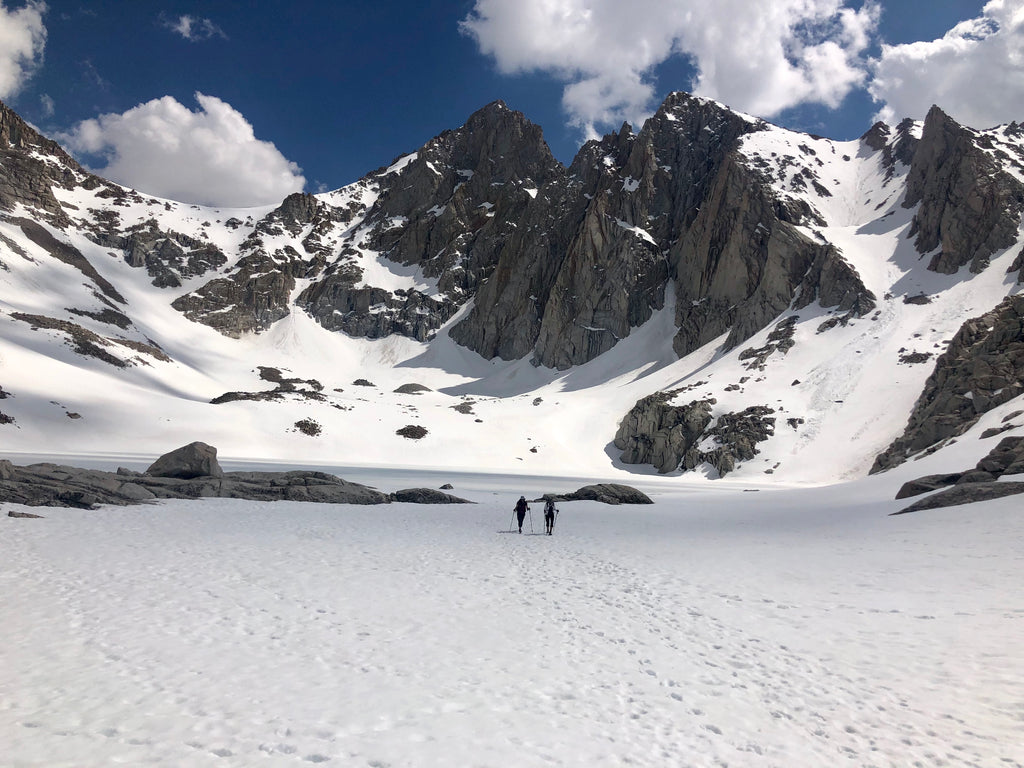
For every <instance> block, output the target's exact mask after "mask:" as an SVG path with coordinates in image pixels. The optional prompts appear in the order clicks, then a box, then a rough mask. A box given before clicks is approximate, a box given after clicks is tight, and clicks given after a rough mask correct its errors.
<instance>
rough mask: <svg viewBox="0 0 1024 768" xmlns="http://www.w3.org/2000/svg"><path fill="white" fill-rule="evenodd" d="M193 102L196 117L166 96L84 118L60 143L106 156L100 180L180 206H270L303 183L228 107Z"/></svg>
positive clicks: (211, 100) (212, 100)
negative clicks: (191, 204) (90, 118)
mask: <svg viewBox="0 0 1024 768" xmlns="http://www.w3.org/2000/svg"><path fill="white" fill-rule="evenodd" d="M195 98H196V100H197V101H198V103H199V110H198V111H196V112H193V111H191V110H190V109H188V108H187V107H185V106H183V105H182V104H181V103H179V102H178V101H177V100H176V99H174V98H172V97H170V96H164V97H163V98H162V99H154V100H153V101H148V102H146V103H145V104H140V105H139V106H137V107H134V108H133V109H129V110H128V111H127V112H125V113H124V114H107V115H101V116H100V117H98V118H96V119H92V120H84V121H82V122H81V123H79V124H78V125H76V126H75V127H74V128H73V129H72V130H71V131H70V132H68V133H65V134H63V135H61V136H60V137H59V138H60V139H61V140H62V141H63V142H64V143H65V144H66V145H67V146H68V147H69V148H70V149H71V150H72V151H73V152H76V153H79V154H80V155H83V154H84V155H86V156H87V157H88V156H93V157H97V156H98V157H101V158H103V160H104V161H105V163H106V164H105V165H104V166H102V167H99V168H96V169H95V171H96V173H98V174H99V175H101V176H104V177H105V178H108V179H111V180H112V181H116V182H118V183H119V184H123V185H125V186H128V187H132V188H134V189H138V190H142V191H145V192H148V193H149V194H152V195H158V196H160V197H166V198H170V199H172V200H179V201H181V202H188V203H200V204H204V205H218V206H238V207H243V206H254V205H265V204H269V203H275V202H279V201H280V200H281V199H283V198H284V197H285V196H286V195H288V194H291V193H292V192H298V191H299V190H301V189H302V188H303V187H304V186H305V183H306V180H305V178H303V176H302V175H301V170H302V169H300V168H299V167H298V166H297V165H296V164H295V163H293V162H290V161H289V160H287V159H286V158H285V157H284V156H283V155H282V154H281V153H280V152H279V151H278V149H277V147H275V146H274V145H273V144H272V143H270V142H268V141H260V140H259V139H257V138H256V136H255V134H254V132H253V128H252V125H250V124H249V122H248V121H247V120H246V119H245V118H244V117H243V116H242V114H241V113H239V112H238V111H237V110H235V109H234V108H233V107H232V106H231V105H230V104H228V103H226V102H224V101H221V100H220V99H218V98H216V97H214V96H206V95H205V94H202V93H196V94H195Z"/></svg>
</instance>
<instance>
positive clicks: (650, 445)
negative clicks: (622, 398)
mask: <svg viewBox="0 0 1024 768" xmlns="http://www.w3.org/2000/svg"><path fill="white" fill-rule="evenodd" d="M676 394H677V393H676V392H656V393H654V394H653V395H648V396H647V397H645V398H642V399H641V400H639V401H637V403H636V405H634V406H633V407H632V409H630V411H629V413H627V414H626V416H625V418H624V419H623V420H622V422H621V423H620V424H619V429H618V431H617V432H616V433H615V440H614V445H615V447H616V448H618V449H619V450H620V451H622V461H623V462H624V463H626V464H652V465H653V466H654V467H655V468H656V469H657V470H658V471H659V472H661V473H662V474H665V473H667V472H673V471H675V470H676V469H677V468H678V467H679V464H680V462H681V461H682V460H683V456H684V455H686V453H687V451H689V450H690V449H691V448H692V447H693V446H694V445H696V444H697V442H698V441H699V440H700V438H701V436H702V435H703V434H704V430H705V428H706V427H707V426H708V424H710V423H711V419H712V417H711V408H712V406H713V405H714V404H715V401H714V400H694V401H693V402H691V403H689V404H687V405H682V406H676V405H669V404H668V401H670V400H671V399H672V398H673V397H674V396H675V395H676Z"/></svg>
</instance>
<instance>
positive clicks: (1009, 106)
mask: <svg viewBox="0 0 1024 768" xmlns="http://www.w3.org/2000/svg"><path fill="white" fill-rule="evenodd" d="M868 90H869V92H870V93H871V95H872V96H873V97H874V98H875V100H876V101H878V102H880V103H881V104H882V105H883V106H882V108H881V109H880V111H879V114H878V116H877V117H878V119H881V120H885V121H886V122H887V123H890V124H891V123H895V122H897V121H899V120H900V119H902V118H904V117H913V118H916V119H920V118H923V117H924V116H925V114H927V112H928V109H929V108H930V107H931V105H932V104H938V105H939V106H940V107H942V109H943V110H944V111H946V112H947V113H949V114H950V115H951V116H952V117H953V118H954V119H956V120H957V121H959V122H961V123H964V124H966V125H969V126H972V127H975V128H989V127H992V126H994V125H998V124H1000V123H1008V122H1010V121H1012V120H1017V121H1021V120H1024V0H992V2H989V3H987V4H986V5H985V7H984V8H983V9H982V13H981V16H979V17H977V18H974V19H970V20H968V21H963V22H961V23H960V24H957V25H956V26H955V27H953V29H951V30H950V31H949V32H947V33H946V34H945V35H944V36H943V37H942V38H940V39H938V40H932V41H928V42H924V41H922V42H916V43H907V44H904V45H893V46H889V45H887V46H883V48H882V54H881V56H880V57H879V59H878V61H877V62H875V66H874V77H873V79H872V82H871V84H870V85H869V87H868Z"/></svg>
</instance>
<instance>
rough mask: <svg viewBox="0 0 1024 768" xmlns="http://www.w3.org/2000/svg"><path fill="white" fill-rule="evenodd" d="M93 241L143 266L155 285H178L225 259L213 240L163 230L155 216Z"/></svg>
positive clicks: (218, 266)
mask: <svg viewBox="0 0 1024 768" xmlns="http://www.w3.org/2000/svg"><path fill="white" fill-rule="evenodd" d="M94 237H95V240H96V242H98V243H100V244H101V245H106V246H108V247H111V248H117V249H119V250H121V251H123V252H124V257H125V261H127V262H128V263H129V264H131V265H132V266H133V267H140V268H145V270H146V271H147V272H148V273H149V275H150V277H152V278H153V285H155V286H156V287H157V288H179V287H180V286H181V283H182V280H188V279H191V278H193V277H199V276H200V275H204V274H206V273H207V272H211V271H213V270H216V269H219V268H220V267H222V266H224V264H226V263H227V260H228V259H227V256H226V255H225V254H224V252H223V251H221V250H220V248H218V247H217V246H215V245H213V244H212V243H209V242H205V241H203V240H198V239H196V238H194V237H189V236H188V235H183V234H181V233H179V232H165V231H163V230H161V229H160V227H159V225H158V224H157V222H156V220H155V219H150V220H149V221H147V222H145V223H144V224H138V225H136V226H133V227H129V228H128V229H127V230H126V231H125V233H124V234H118V233H117V232H116V231H108V232H105V233H102V234H99V235H94Z"/></svg>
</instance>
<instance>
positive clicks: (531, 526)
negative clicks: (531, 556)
mask: <svg viewBox="0 0 1024 768" xmlns="http://www.w3.org/2000/svg"><path fill="white" fill-rule="evenodd" d="M526 511H527V512H529V513H530V533H533V510H532V509H530V508H529V507H527V508H526Z"/></svg>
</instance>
